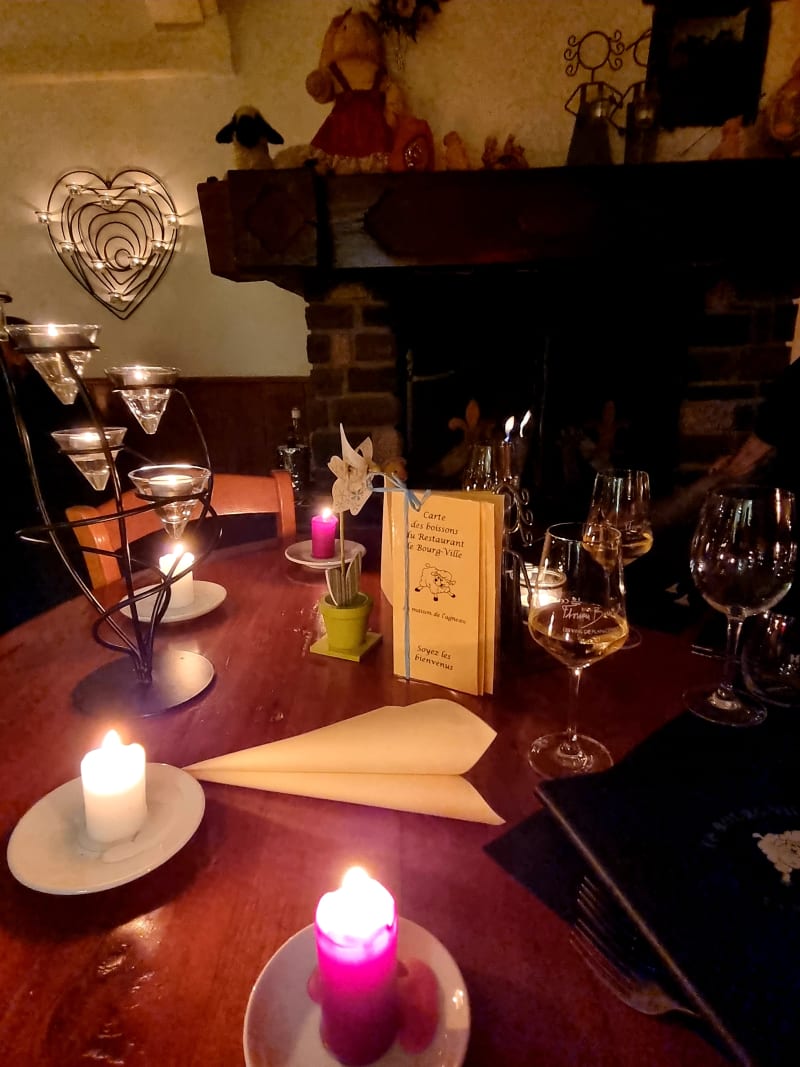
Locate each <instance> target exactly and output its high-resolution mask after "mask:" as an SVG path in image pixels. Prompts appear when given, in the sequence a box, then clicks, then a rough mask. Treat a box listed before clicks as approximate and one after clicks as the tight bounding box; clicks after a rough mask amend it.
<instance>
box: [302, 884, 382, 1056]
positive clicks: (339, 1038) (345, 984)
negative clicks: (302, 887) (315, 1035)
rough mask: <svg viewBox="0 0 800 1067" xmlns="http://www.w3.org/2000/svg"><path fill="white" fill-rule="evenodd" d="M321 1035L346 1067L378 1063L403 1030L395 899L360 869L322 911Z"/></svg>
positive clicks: (324, 902)
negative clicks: (398, 983) (398, 984)
mask: <svg viewBox="0 0 800 1067" xmlns="http://www.w3.org/2000/svg"><path fill="white" fill-rule="evenodd" d="M314 932H315V936H316V943H317V960H318V963H319V994H320V996H319V999H320V1004H321V1007H322V1022H321V1026H320V1034H321V1037H322V1042H323V1044H324V1045H325V1047H326V1048H327V1049H328V1051H329V1052H330V1053H331V1054H332V1055H333V1056H335V1057H336V1058H337V1059H338V1060H339V1061H340V1063H345V1064H348V1065H351V1067H355V1065H364V1064H368V1063H374V1062H375V1060H377V1059H380V1057H381V1056H382V1055H383V1054H384V1052H386V1050H387V1049H388V1048H389V1047H390V1046H391V1044H392V1043H393V1041H394V1039H395V1037H396V1035H397V1031H398V1029H399V1026H400V1009H399V1000H398V992H397V911H396V909H395V904H394V899H393V897H392V895H391V893H389V891H388V890H387V889H385V888H384V887H383V886H382V885H381V884H380V883H379V882H376V881H375V880H374V879H372V878H370V877H369V875H368V874H367V873H366V872H365V871H363V870H362V869H361V868H360V867H353V868H351V869H350V870H349V871H347V873H346V874H345V876H344V878H343V879H342V885H341V888H340V889H337V890H335V891H334V892H332V893H326V894H325V895H324V896H323V897H322V898H321V899H320V902H319V904H318V905H317V914H316V922H315V924H314Z"/></svg>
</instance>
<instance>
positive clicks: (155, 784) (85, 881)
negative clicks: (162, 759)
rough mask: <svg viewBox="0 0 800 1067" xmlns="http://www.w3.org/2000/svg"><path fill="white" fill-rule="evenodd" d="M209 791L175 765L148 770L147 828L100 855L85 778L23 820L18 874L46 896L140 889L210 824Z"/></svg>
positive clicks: (15, 844) (13, 847) (13, 856)
mask: <svg viewBox="0 0 800 1067" xmlns="http://www.w3.org/2000/svg"><path fill="white" fill-rule="evenodd" d="M205 806H206V798H205V794H204V792H203V787H202V786H201V785H200V783H199V782H198V781H197V779H196V778H193V777H192V776H191V775H190V774H187V773H186V771H182V770H180V769H179V768H178V767H171V766H169V764H167V763H148V764H147V821H146V822H145V824H144V826H143V827H142V829H141V830H140V831H139V833H138V834H136V836H135V837H134V838H132V840H130V841H123V842H118V843H116V844H112V845H108V846H106V847H105V850H104V851H101V852H95V851H92V850H91V849H90V848H89V846H88V844H87V842H86V839H85V824H84V815H83V788H82V786H81V780H80V778H73V779H72V781H71V782H66V783H65V784H64V785H61V786H59V787H58V789H54V790H53V791H52V793H48V794H47V796H45V797H42V799H41V800H39V801H37V803H36V804H34V805H33V807H32V808H29V809H28V811H27V812H26V813H25V814H24V815H23V816H22V818H21V819H20V820H19V822H18V823H17V825H16V826H15V827H14V831H13V833H12V834H11V838H10V840H9V842H8V851H7V853H6V857H7V859H8V866H9V869H10V870H11V873H12V874H13V875H14V877H15V878H16V879H17V881H19V882H22V884H23V885H27V886H29V887H30V888H31V889H38V890H39V892H40V893H54V894H57V895H61V896H72V895H75V894H79V893H97V892H99V891H100V890H101V889H113V888H114V886H118V885H124V884H125V882H132V881H133V880H134V878H139V877H141V875H143V874H147V873H148V872H149V871H152V870H154V869H155V868H156V867H159V866H161V864H162V863H165V862H166V861H167V860H168V859H169V858H170V857H171V856H174V855H175V853H176V852H178V850H179V849H181V848H183V846H184V845H185V844H186V842H187V841H188V840H189V838H190V837H191V836H192V834H193V833H194V832H195V830H196V829H197V827H198V826H199V825H200V821H201V819H202V818H203V812H204V810H205Z"/></svg>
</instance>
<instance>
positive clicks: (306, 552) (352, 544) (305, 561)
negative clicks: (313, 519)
mask: <svg viewBox="0 0 800 1067" xmlns="http://www.w3.org/2000/svg"><path fill="white" fill-rule="evenodd" d="M359 552H360V553H361V555H362V556H366V554H367V550H366V548H364V546H363V545H360V544H359V543H358V541H347V540H346V541H345V543H344V558H345V562H347V563H349V562H350V560H351V559H353V558H354V557H355V556H356V555H358V553H359ZM284 555H285V556H286V558H287V559H288V560H291V562H292V563H299V564H300V566H301V567H310V568H311V569H312V570H315V571H327V570H329V569H330V568H331V567H336V566H338V564H339V540H338V538H337V540H336V541H335V543H334V546H333V555H332V556H331V557H330V559H317V557H316V556H312V555H311V542H310V541H298V542H297V544H296V545H289V547H288V548H287V549H286V551H285V552H284Z"/></svg>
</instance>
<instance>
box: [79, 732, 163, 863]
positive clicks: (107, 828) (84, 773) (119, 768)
mask: <svg viewBox="0 0 800 1067" xmlns="http://www.w3.org/2000/svg"><path fill="white" fill-rule="evenodd" d="M81 784H82V786H83V806H84V810H85V813H86V832H87V834H88V835H89V837H90V838H91V839H92V840H93V841H98V842H99V843H101V844H109V843H111V842H112V841H125V840H127V839H128V838H131V837H133V836H134V835H135V834H136V833H137V832H138V831H139V830H140V829H141V828H142V826H143V825H144V821H145V819H146V818H147V798H146V795H145V759H144V749H143V748H142V746H141V745H137V744H132V745H123V744H122V741H121V740H120V736H119V734H118V733H117V731H116V730H109V731H108V733H107V734H106V736H105V737H104V738H103V743H102V745H101V746H100V748H95V749H92V751H91V752H87V753H86V755H85V756H84V757H83V759H82V760H81Z"/></svg>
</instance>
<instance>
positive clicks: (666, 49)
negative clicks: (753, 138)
mask: <svg viewBox="0 0 800 1067" xmlns="http://www.w3.org/2000/svg"><path fill="white" fill-rule="evenodd" d="M645 2H648V3H649V2H652V3H653V6H654V7H655V10H654V12H653V26H652V31H653V32H652V38H651V41H650V54H649V58H648V65H647V83H648V87H649V88H650V89H651V90H652V91H653V92H655V93H656V94H657V97H658V100H659V110H658V124H659V126H660V127H661V128H662V129H667V130H672V129H675V127H677V126H721V125H722V123H723V122H725V121H726V120H727V119H730V118H735V117H737V116H739V115H741V116H742V117H743V120H744V122H745V123H750V122H752V121H753V120H754V119H755V116H756V114H757V112H758V105H759V99H760V96H761V80H762V76H763V73H764V60H765V58H766V54H767V45H768V43H769V31H770V21H771V17H770V16H771V0H749V2H745V0H645Z"/></svg>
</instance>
